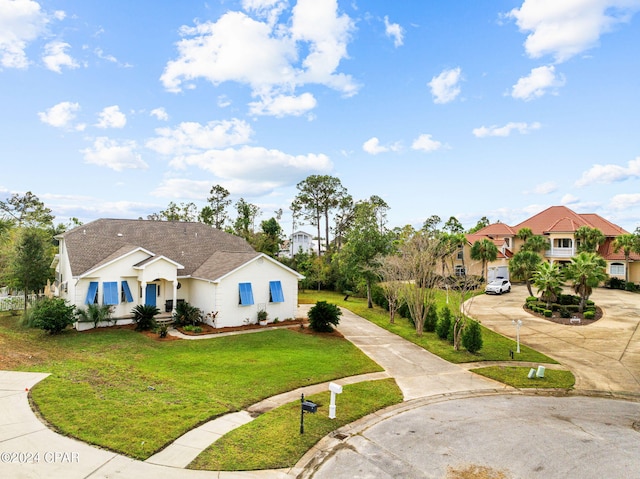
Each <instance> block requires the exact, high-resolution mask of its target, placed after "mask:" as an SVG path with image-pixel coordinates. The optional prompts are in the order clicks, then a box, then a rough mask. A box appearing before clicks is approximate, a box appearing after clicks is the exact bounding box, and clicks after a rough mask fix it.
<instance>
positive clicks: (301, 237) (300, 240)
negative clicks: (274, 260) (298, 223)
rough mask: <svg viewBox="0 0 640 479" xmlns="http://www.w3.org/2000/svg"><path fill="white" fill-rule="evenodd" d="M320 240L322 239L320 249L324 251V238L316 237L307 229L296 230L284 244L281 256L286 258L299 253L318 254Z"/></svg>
mask: <svg viewBox="0 0 640 479" xmlns="http://www.w3.org/2000/svg"><path fill="white" fill-rule="evenodd" d="M318 241H320V242H321V243H320V251H321V253H324V252H325V251H324V250H325V247H324V244H322V239H320V240H317V239H314V237H313V235H312V234H309V233H307V232H306V231H301V230H300V231H296V232H295V233H293V234H292V235H291V238H290V239H288V240H286V241H285V242H284V243H283V244H282V248H281V249H280V253H279V256H281V257H284V258H293V257H294V256H295V255H297V254H298V253H306V254H314V253H315V254H318Z"/></svg>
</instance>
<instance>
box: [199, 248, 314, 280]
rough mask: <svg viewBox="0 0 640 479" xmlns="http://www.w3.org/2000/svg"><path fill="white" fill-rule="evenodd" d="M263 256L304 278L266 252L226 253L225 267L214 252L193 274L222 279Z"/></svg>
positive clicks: (266, 259) (288, 271) (298, 277)
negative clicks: (234, 254) (248, 253)
mask: <svg viewBox="0 0 640 479" xmlns="http://www.w3.org/2000/svg"><path fill="white" fill-rule="evenodd" d="M243 256H244V257H243ZM261 258H262V259H264V260H265V261H269V262H271V263H273V264H275V265H276V266H278V267H280V268H282V269H283V270H285V271H286V272H287V273H290V274H293V275H294V276H296V278H297V279H304V276H303V275H301V274H300V273H298V272H297V271H295V270H293V269H291V268H289V267H288V266H285V265H284V264H282V263H280V262H279V261H277V260H275V259H273V258H272V257H271V256H268V255H266V254H264V253H255V254H253V255H251V256H248V255H243V254H238V255H237V257H233V255H226V258H225V261H226V262H225V263H224V264H223V267H220V266H219V265H218V262H217V261H218V260H219V259H220V257H219V256H217V255H216V254H214V255H213V256H212V257H211V261H209V262H208V264H206V265H203V268H201V269H202V271H200V270H198V271H196V272H195V273H194V274H193V276H194V277H201V276H200V274H207V278H209V279H211V280H213V281H220V280H222V279H223V278H224V277H226V276H228V275H230V274H231V273H233V272H235V271H236V270H239V269H240V268H243V267H245V266H247V265H249V264H250V263H253V262H254V261H258V260H259V259H261ZM209 267H213V269H212V270H208V268H209Z"/></svg>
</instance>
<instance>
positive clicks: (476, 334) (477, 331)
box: [462, 321, 482, 354]
mask: <svg viewBox="0 0 640 479" xmlns="http://www.w3.org/2000/svg"><path fill="white" fill-rule="evenodd" d="M462 345H463V346H464V347H465V349H466V350H467V351H469V352H470V353H471V354H475V353H477V352H478V351H480V350H481V349H482V329H481V328H480V324H479V323H478V321H469V322H468V323H467V327H466V328H464V332H463V333H462Z"/></svg>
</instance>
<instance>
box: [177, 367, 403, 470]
mask: <svg viewBox="0 0 640 479" xmlns="http://www.w3.org/2000/svg"><path fill="white" fill-rule="evenodd" d="M305 399H307V400H310V401H313V402H315V403H316V404H317V405H318V412H317V413H315V414H309V413H306V414H305V417H304V434H300V401H295V402H292V403H289V404H286V405H284V406H281V407H279V408H276V409H273V410H272V411H269V412H267V413H266V414H263V415H261V416H259V417H258V418H256V419H255V420H254V421H252V422H250V423H248V424H245V425H244V426H241V427H240V428H238V429H234V430H233V431H231V432H230V433H228V434H226V435H225V436H223V437H222V438H220V439H219V440H218V441H217V442H215V443H214V444H213V445H211V446H210V447H209V448H207V449H206V450H205V451H204V452H202V454H200V455H199V456H198V457H197V458H196V459H195V460H194V461H193V462H192V463H191V464H190V465H189V468H190V469H206V470H214V471H247V470H255V469H265V468H268V469H279V468H285V467H292V466H294V465H295V464H296V462H298V460H299V459H300V458H301V457H302V456H303V455H304V454H305V453H306V452H307V451H308V450H309V449H311V447H313V445H314V444H316V443H317V442H318V441H319V440H320V439H322V438H323V437H324V436H326V435H327V434H329V433H330V432H331V431H333V430H335V429H337V428H339V427H341V426H343V425H345V424H348V423H350V422H353V421H355V420H356V419H359V418H361V417H363V416H366V415H368V414H370V413H373V412H375V411H377V410H379V409H382V408H384V407H386V406H390V405H392V404H397V403H400V402H402V392H401V391H400V389H399V388H398V386H397V385H396V383H395V381H394V380H393V379H383V380H380V381H370V382H363V383H357V384H352V385H346V386H344V387H343V392H342V394H339V395H338V396H337V399H336V405H337V407H336V418H335V419H329V417H328V412H329V399H330V394H329V392H324V393H321V394H315V395H312V396H309V397H305Z"/></svg>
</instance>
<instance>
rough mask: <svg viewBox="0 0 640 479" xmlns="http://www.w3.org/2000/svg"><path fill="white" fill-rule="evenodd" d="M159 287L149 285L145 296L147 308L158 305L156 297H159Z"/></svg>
mask: <svg viewBox="0 0 640 479" xmlns="http://www.w3.org/2000/svg"><path fill="white" fill-rule="evenodd" d="M156 288H157V285H155V284H148V285H147V289H146V291H145V294H144V304H146V305H147V306H155V305H156V297H157V289H156Z"/></svg>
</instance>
